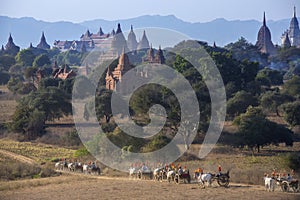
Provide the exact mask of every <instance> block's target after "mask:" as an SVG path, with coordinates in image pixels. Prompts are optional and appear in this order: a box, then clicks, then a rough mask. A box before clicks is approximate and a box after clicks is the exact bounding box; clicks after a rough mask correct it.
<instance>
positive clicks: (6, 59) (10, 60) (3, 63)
mask: <svg viewBox="0 0 300 200" xmlns="http://www.w3.org/2000/svg"><path fill="white" fill-rule="evenodd" d="M15 63H16V61H15V58H14V57H13V56H11V55H6V54H5V55H1V56H0V70H4V71H8V70H9V68H10V67H11V66H13V65H14V64H15Z"/></svg>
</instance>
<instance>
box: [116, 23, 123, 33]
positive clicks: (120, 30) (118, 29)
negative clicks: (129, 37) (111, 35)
mask: <svg viewBox="0 0 300 200" xmlns="http://www.w3.org/2000/svg"><path fill="white" fill-rule="evenodd" d="M119 33H122V29H121V25H120V23H118V28H117V31H116V34H119Z"/></svg>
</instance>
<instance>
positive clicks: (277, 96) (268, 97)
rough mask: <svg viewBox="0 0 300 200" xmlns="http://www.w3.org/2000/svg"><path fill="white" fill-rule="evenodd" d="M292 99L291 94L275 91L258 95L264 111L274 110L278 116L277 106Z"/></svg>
mask: <svg viewBox="0 0 300 200" xmlns="http://www.w3.org/2000/svg"><path fill="white" fill-rule="evenodd" d="M291 101H294V98H293V97H292V96H289V95H287V94H282V93H279V92H277V91H267V92H265V93H264V94H262V95H261V97H260V105H261V106H262V108H263V109H264V111H266V112H274V113H276V114H277V116H279V106H280V105H282V104H283V103H287V102H291Z"/></svg>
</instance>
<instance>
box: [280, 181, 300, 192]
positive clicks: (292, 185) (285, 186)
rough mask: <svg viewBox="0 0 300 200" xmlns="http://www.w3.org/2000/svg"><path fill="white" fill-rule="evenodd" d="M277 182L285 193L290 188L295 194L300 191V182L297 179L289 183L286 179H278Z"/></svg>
mask: <svg viewBox="0 0 300 200" xmlns="http://www.w3.org/2000/svg"><path fill="white" fill-rule="evenodd" d="M276 181H277V185H279V186H280V187H281V189H282V191H283V192H288V191H289V190H290V188H292V190H293V191H294V192H298V191H299V181H298V180H296V179H293V180H290V181H288V180H287V179H286V178H277V179H276Z"/></svg>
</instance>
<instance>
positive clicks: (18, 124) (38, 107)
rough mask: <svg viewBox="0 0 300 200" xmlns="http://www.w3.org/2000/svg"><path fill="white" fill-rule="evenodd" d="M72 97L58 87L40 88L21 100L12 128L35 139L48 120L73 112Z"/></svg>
mask: <svg viewBox="0 0 300 200" xmlns="http://www.w3.org/2000/svg"><path fill="white" fill-rule="evenodd" d="M71 112H72V105H71V103H70V99H69V98H68V96H67V95H66V94H64V92H63V91H61V90H59V89H58V88H56V87H48V88H40V89H39V90H37V91H34V92H31V93H30V94H29V95H27V96H24V97H23V98H22V99H20V100H19V103H18V106H17V108H16V111H15V113H14V115H13V121H12V122H11V123H10V126H9V127H10V130H12V131H16V132H20V133H22V134H24V135H27V137H28V139H35V138H36V137H39V136H41V134H42V133H43V127H44V125H45V122H46V120H54V119H56V118H58V119H59V118H60V117H61V116H63V115H68V114H71Z"/></svg>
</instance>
